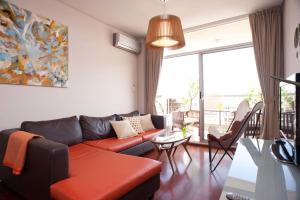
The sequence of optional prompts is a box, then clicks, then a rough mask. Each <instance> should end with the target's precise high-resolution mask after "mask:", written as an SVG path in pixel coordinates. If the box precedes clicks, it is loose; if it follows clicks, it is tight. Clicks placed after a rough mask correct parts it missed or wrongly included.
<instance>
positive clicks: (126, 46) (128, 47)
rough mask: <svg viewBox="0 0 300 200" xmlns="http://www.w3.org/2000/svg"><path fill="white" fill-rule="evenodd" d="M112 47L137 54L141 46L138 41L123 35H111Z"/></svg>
mask: <svg viewBox="0 0 300 200" xmlns="http://www.w3.org/2000/svg"><path fill="white" fill-rule="evenodd" d="M113 45H114V47H117V48H119V49H123V50H125V51H129V52H131V53H135V54H139V53H140V51H141V46H140V43H139V41H137V40H136V39H134V38H132V37H129V36H127V35H124V34H122V33H114V35H113Z"/></svg>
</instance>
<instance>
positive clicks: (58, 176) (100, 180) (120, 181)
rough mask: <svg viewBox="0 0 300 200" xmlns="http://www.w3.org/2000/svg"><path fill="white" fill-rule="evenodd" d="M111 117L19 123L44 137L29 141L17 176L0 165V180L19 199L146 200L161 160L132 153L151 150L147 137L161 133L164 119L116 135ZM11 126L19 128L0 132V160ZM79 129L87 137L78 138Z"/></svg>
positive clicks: (154, 185) (153, 188)
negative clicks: (147, 128) (135, 133)
mask: <svg viewBox="0 0 300 200" xmlns="http://www.w3.org/2000/svg"><path fill="white" fill-rule="evenodd" d="M111 117H112V116H109V117H105V120H103V119H102V118H101V119H100V121H99V118H97V119H96V122H97V123H94V122H95V119H93V120H92V122H93V123H89V124H88V125H89V126H87V124H85V125H84V124H82V123H79V120H78V119H77V117H70V118H64V119H57V120H50V121H40V122H23V123H22V125H21V130H23V131H27V132H31V133H35V134H39V135H42V136H44V137H45V139H43V138H41V139H35V140H33V141H31V142H30V143H29V145H28V152H27V158H26V162H25V166H24V171H23V173H22V174H21V175H20V176H14V175H13V174H12V173H11V169H10V168H7V167H4V166H3V165H2V163H0V179H1V180H2V181H3V183H5V184H6V185H7V186H9V187H10V188H11V189H13V190H14V191H16V192H17V193H18V194H20V196H21V197H23V198H24V199H30V200H35V199H39V200H40V199H57V200H73V199H74V200H75V199H76V200H100V199H149V198H151V197H152V196H153V195H154V193H155V191H156V190H157V189H158V188H159V185H160V177H159V174H160V171H161V163H160V162H158V161H156V160H151V159H148V158H143V157H138V156H133V155H141V154H143V153H145V152H146V151H149V150H151V149H153V145H152V143H151V142H150V141H149V139H150V138H151V137H153V136H154V135H156V134H159V133H160V132H161V131H162V130H161V129H163V128H164V126H165V123H164V121H162V120H164V119H163V118H162V117H156V118H155V116H154V118H153V119H154V120H153V123H154V126H155V127H156V128H157V129H155V130H151V131H147V132H145V133H141V134H139V135H138V136H135V137H132V138H127V139H117V138H116V137H115V136H114V134H113V132H112V131H113V130H111V128H110V127H108V124H107V120H111ZM88 119H89V118H88ZM89 122H90V121H89ZM90 125H92V126H90ZM83 127H84V128H83ZM99 127H100V128H99ZM16 130H19V129H12V130H4V131H1V132H0V160H2V159H3V156H4V152H5V148H6V145H7V141H8V138H9V135H10V134H11V133H13V132H14V131H16ZM98 130H101V131H98ZM84 132H85V134H88V136H87V135H85V136H84V134H83V133H84ZM85 137H94V138H91V139H86V138H85ZM95 137H99V138H95ZM151 145H152V146H151ZM126 154H127V155H126Z"/></svg>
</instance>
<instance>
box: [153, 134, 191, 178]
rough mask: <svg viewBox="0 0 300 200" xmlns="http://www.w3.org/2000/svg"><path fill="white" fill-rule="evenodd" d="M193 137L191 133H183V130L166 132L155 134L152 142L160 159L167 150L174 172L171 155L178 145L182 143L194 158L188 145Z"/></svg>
mask: <svg viewBox="0 0 300 200" xmlns="http://www.w3.org/2000/svg"><path fill="white" fill-rule="evenodd" d="M191 137H192V134H191V133H186V134H183V133H182V132H165V133H162V134H159V135H157V136H155V137H154V138H152V139H151V142H152V143H153V144H154V146H155V148H156V150H157V152H158V155H157V158H156V159H157V160H158V159H159V158H160V156H161V154H162V153H163V152H164V151H165V152H166V154H167V157H168V160H169V163H170V165H171V168H172V172H173V173H174V167H173V163H172V158H171V156H174V154H175V152H176V150H177V148H178V146H180V145H182V146H183V148H184V150H185V151H186V153H187V154H188V156H189V158H190V159H191V160H192V157H191V155H190V153H189V151H188V149H187V147H186V146H187V144H188V142H189V140H190V139H191Z"/></svg>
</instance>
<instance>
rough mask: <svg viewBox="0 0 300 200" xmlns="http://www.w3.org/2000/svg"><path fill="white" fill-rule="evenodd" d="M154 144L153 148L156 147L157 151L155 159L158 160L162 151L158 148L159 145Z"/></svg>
mask: <svg viewBox="0 0 300 200" xmlns="http://www.w3.org/2000/svg"><path fill="white" fill-rule="evenodd" d="M154 146H155V149H156V151H157V153H158V154H157V156H156V160H159V158H160V156H161V153H162V151H161V150H160V149H159V147H158V146H157V145H156V144H155V145H154Z"/></svg>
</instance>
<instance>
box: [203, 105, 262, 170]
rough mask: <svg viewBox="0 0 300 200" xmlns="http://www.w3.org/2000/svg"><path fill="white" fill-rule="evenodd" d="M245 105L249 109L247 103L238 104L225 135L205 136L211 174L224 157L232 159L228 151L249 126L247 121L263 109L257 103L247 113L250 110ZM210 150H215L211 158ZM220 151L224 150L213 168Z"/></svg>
mask: <svg viewBox="0 0 300 200" xmlns="http://www.w3.org/2000/svg"><path fill="white" fill-rule="evenodd" d="M247 105H248V108H249V103H248V102H247V101H246V102H244V101H243V102H241V103H240V105H239V107H238V110H237V113H236V115H235V117H234V119H233V121H232V123H231V124H230V126H229V129H228V131H227V132H226V134H225V135H223V136H221V137H220V138H217V137H216V136H214V135H212V134H208V135H207V137H208V148H209V166H210V171H211V172H213V171H215V169H216V168H217V167H218V165H219V164H220V162H221V161H222V160H223V158H224V156H225V155H228V156H229V157H230V158H231V159H233V158H232V156H231V155H230V154H229V151H230V149H231V148H232V146H233V145H234V144H235V143H236V142H237V141H238V140H239V139H240V137H241V136H242V135H243V133H244V132H245V130H246V128H247V126H248V124H249V121H250V120H251V119H252V118H253V116H255V115H256V113H258V112H259V113H260V112H261V111H262V109H263V102H258V103H257V104H255V106H254V107H253V108H252V110H251V112H250V111H249V110H250V109H249V110H248V111H247ZM212 148H216V149H217V151H216V152H215V154H214V155H213V157H212ZM220 149H221V150H224V154H223V155H222V156H221V158H220V160H219V161H218V162H217V164H216V165H215V166H214V167H213V166H212V165H213V161H214V159H215V157H216V155H217V153H218V151H219V150H220ZM232 153H233V152H232Z"/></svg>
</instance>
